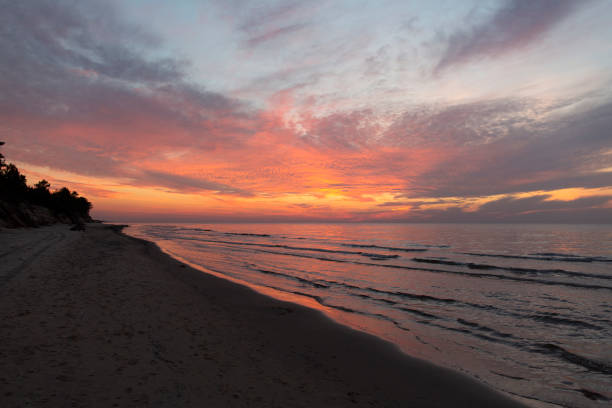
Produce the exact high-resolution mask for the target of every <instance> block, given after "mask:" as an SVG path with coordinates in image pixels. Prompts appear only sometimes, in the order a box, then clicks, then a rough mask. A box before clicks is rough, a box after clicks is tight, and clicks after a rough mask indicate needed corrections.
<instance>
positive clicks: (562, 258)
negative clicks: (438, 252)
mask: <svg viewBox="0 0 612 408" xmlns="http://www.w3.org/2000/svg"><path fill="white" fill-rule="evenodd" d="M460 253H461V254H463V255H470V256H483V257H491V258H509V259H530V260H534V261H556V262H612V258H607V257H604V256H583V255H565V254H556V253H553V252H540V253H534V254H530V255H506V254H483V253H479V252H460Z"/></svg>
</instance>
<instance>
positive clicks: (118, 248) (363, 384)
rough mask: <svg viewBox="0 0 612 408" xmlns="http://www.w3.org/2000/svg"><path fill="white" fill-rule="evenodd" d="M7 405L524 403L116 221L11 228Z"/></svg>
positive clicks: (2, 289)
mask: <svg viewBox="0 0 612 408" xmlns="http://www.w3.org/2000/svg"><path fill="white" fill-rule="evenodd" d="M0 322H1V323H0V367H2V370H1V371H0V405H1V406H3V407H22V406H34V407H39V406H45V407H68V406H87V407H112V406H120V407H127V406H152V407H195V406H206V407H227V406H229V407H280V406H283V407H287V406H289V407H345V406H347V407H348V406H350V407H518V406H521V405H520V404H519V403H517V402H515V401H513V400H510V399H508V398H506V397H505V396H502V395H500V394H499V393H497V392H495V391H493V390H491V389H489V388H487V387H486V386H484V385H482V384H480V383H478V382H477V381H475V380H473V379H471V378H468V377H466V376H464V375H461V374H459V373H456V372H454V371H451V370H447V369H444V368H440V367H436V366H434V365H432V364H429V363H427V362H424V361H421V360H417V359H413V358H411V357H408V356H406V355H405V354H403V353H401V352H400V351H398V349H397V348H396V347H394V346H393V345H391V344H389V343H386V342H384V341H382V340H379V339H377V338H375V337H373V336H370V335H367V334H364V333H361V332H357V331H354V330H352V329H349V328H346V327H344V326H341V325H339V324H336V323H334V322H332V321H331V320H329V319H328V318H326V317H325V316H323V315H322V314H321V313H320V312H318V311H314V310H310V309H307V308H304V307H301V306H297V305H294V304H291V303H283V302H280V301H278V300H274V299H271V298H268V297H266V296H263V295H261V294H258V293H256V292H254V291H252V290H251V289H248V288H246V287H243V286H240V285H237V284H235V283H232V282H229V281H226V280H223V279H220V278H217V277H215V276H212V275H207V274H204V273H202V272H200V271H197V270H195V269H192V268H190V267H188V266H186V265H184V264H182V263H180V262H178V261H177V260H175V259H173V258H171V257H169V256H167V255H166V254H164V253H162V252H161V251H160V250H159V249H158V248H157V246H155V245H154V244H152V243H149V242H146V241H141V240H138V239H135V238H132V237H128V236H126V235H123V234H121V233H120V232H119V230H118V229H117V228H113V227H111V226H108V225H100V224H91V225H88V227H87V229H86V231H70V230H69V228H68V227H67V226H65V225H62V226H59V225H58V226H53V227H45V228H39V229H30V230H0Z"/></svg>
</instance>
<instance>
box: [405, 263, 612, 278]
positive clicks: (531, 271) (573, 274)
mask: <svg viewBox="0 0 612 408" xmlns="http://www.w3.org/2000/svg"><path fill="white" fill-rule="evenodd" d="M412 261H414V262H421V263H430V264H439V265H451V266H465V267H467V268H470V269H485V270H486V269H497V270H504V271H509V272H513V273H517V274H532V275H540V274H555V275H565V276H570V277H578V278H596V279H609V280H612V275H601V274H594V273H583V272H574V271H567V270H565V269H536V268H518V267H514V266H497V265H489V264H478V263H473V262H457V261H446V260H442V259H434V258H412Z"/></svg>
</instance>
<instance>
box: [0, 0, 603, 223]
mask: <svg viewBox="0 0 612 408" xmlns="http://www.w3.org/2000/svg"><path fill="white" fill-rule="evenodd" d="M111 5H112V7H110V6H111ZM611 15H612V3H611V2H609V1H603V0H601V1H597V0H594V1H580V2H577V1H569V0H568V1H565V0H558V1H541V2H530V1H519V0H508V1H487V2H481V1H474V2H471V1H466V2H444V1H440V2H422V3H421V4H419V2H410V4H407V2H403V1H380V2H367V1H364V2H361V1H359V2H354V1H335V2H328V1H323V0H322V1H319V0H316V1H312V2H293V1H266V2H253V3H248V5H245V4H242V3H241V2H234V1H207V2H199V1H190V0H185V1H180V2H162V1H155V0H138V1H130V2H123V1H118V0H117V1H114V2H109V3H108V4H107V5H105V6H101V5H100V4H99V3H98V2H93V1H92V2H88V1H85V2H79V5H78V6H76V5H74V4H73V3H72V2H64V1H44V0H40V1H34V2H6V4H4V6H3V12H2V15H1V16H0V22H1V23H2V26H3V27H5V34H3V35H2V37H1V38H0V52H1V53H2V55H1V56H2V62H1V63H0V67H1V68H2V75H1V76H0V89H1V90H2V92H1V93H0V119H1V125H0V140H4V141H6V146H5V149H4V150H3V151H4V152H5V156H6V157H7V159H8V160H9V161H12V162H14V163H15V164H17V165H18V167H19V168H20V169H21V170H22V171H23V172H24V173H25V174H26V175H27V177H28V182H29V183H35V182H36V181H38V180H39V179H41V178H46V179H47V180H48V181H49V182H50V183H51V185H52V187H59V186H61V185H67V186H68V187H70V188H71V189H74V190H77V191H78V192H79V193H80V194H82V195H84V196H86V197H87V198H88V199H89V200H90V201H91V202H92V203H93V205H94V208H93V211H92V215H93V216H94V218H101V219H108V220H133V221H140V220H142V221H145V220H146V221H233V220H249V221H254V220H261V221H324V220H326V221H329V220H336V221H417V222H418V221H431V222H447V221H450V222H463V221H465V222H475V221H486V222H491V221H493V222H495V221H500V222H522V221H525V222H533V221H538V222H548V221H550V222H559V221H561V222H604V221H607V222H609V221H610V220H612V155H611V154H610V151H612V150H611V149H612V133H611V130H610V129H612V98H611V97H612V92H611V91H612V52H611V51H612V42H610V41H609V39H610V38H612V27H611V26H610V24H609V21H610V20H609V17H610V16H611Z"/></svg>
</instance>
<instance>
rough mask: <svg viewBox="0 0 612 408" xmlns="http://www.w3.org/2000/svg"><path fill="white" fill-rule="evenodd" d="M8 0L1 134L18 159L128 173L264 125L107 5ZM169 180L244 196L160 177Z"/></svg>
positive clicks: (239, 138)
mask: <svg viewBox="0 0 612 408" xmlns="http://www.w3.org/2000/svg"><path fill="white" fill-rule="evenodd" d="M0 6H2V13H1V14H0V26H2V30H3V35H2V36H0V61H2V63H0V123H1V125H0V137H2V140H6V141H7V142H8V143H7V152H8V153H9V155H10V157H11V159H12V160H16V161H21V162H29V163H33V164H38V165H44V166H48V167H50V168H52V169H61V170H66V171H72V172H76V173H79V174H85V175H94V176H104V177H130V176H132V175H133V170H134V168H136V169H138V168H139V166H140V165H141V163H142V161H143V159H145V158H147V157H152V156H153V157H154V156H155V155H157V154H158V153H159V152H163V151H164V150H167V149H173V150H177V149H181V148H189V149H193V150H194V151H204V152H205V151H214V150H216V149H220V148H222V147H224V146H225V147H229V146H231V147H237V146H240V145H241V144H243V143H244V142H245V141H246V140H247V139H248V138H249V137H250V136H251V135H252V134H254V133H255V132H256V129H257V128H258V127H259V125H258V121H259V120H260V119H259V113H258V112H257V111H255V110H253V109H252V108H251V107H250V106H249V105H248V104H246V103H244V102H242V101H239V100H237V99H234V98H231V97H228V96H226V95H223V94H220V93H216V92H212V91H209V90H207V89H205V88H204V87H203V86H201V85H195V84H193V83H191V82H189V79H188V78H189V75H188V74H187V71H188V68H189V64H188V63H186V62H185V61H182V60H178V59H175V58H171V57H163V56H161V55H163V49H162V48H160V47H161V40H159V39H158V38H157V37H155V36H154V35H152V34H150V33H148V32H147V31H145V30H142V29H140V28H138V27H135V26H133V25H129V24H126V23H124V22H122V21H121V19H120V18H119V16H118V15H117V14H116V13H115V11H114V10H113V8H112V7H109V6H108V5H106V6H104V7H102V6H100V5H99V4H98V3H97V2H82V3H79V4H78V5H77V4H74V2H71V1H62V0H58V1H47V0H36V1H29V2H11V1H1V2H0ZM151 176H152V173H149V174H148V176H147V180H148V181H149V182H152V179H151ZM162 181H163V182H164V183H166V184H168V183H170V184H173V183H174V185H176V186H179V185H183V186H185V188H202V189H209V190H214V191H219V192H226V193H228V194H244V192H242V191H240V190H239V189H233V188H230V187H228V186H224V185H221V184H219V185H215V184H214V183H213V184H209V185H206V184H205V183H203V184H200V185H199V187H198V184H197V182H196V181H195V180H191V181H189V180H183V182H182V183H181V182H179V180H169V179H168V178H165V179H164V177H163V174H161V173H160V182H162Z"/></svg>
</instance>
